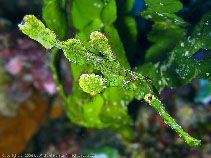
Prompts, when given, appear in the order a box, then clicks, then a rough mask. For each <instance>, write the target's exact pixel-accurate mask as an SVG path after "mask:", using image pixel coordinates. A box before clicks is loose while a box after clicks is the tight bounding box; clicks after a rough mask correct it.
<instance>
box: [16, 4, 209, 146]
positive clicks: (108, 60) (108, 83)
mask: <svg viewBox="0 0 211 158" xmlns="http://www.w3.org/2000/svg"><path fill="white" fill-rule="evenodd" d="M146 3H147V4H148V8H147V10H145V11H143V12H142V16H143V17H144V18H146V19H151V20H152V21H153V22H154V24H153V27H152V31H151V32H150V33H149V36H148V38H149V40H150V41H151V42H153V43H154V44H153V45H152V46H151V48H150V49H149V50H148V51H147V53H146V58H145V61H146V62H145V64H144V65H142V66H140V67H139V68H138V69H136V70H135V71H132V70H131V68H130V65H129V62H128V61H127V57H126V56H125V52H124V47H123V45H122V43H121V40H120V36H119V34H118V31H117V30H116V28H115V27H114V22H115V20H116V19H117V18H119V17H117V9H116V8H117V7H116V1H115V0H90V1H87V0H75V1H73V4H72V8H71V16H72V22H73V25H74V27H75V28H76V29H78V30H79V32H78V33H77V35H76V36H75V38H74V39H69V40H66V41H64V40H65V39H66V35H67V26H68V22H67V14H66V12H65V8H66V1H62V4H60V2H59V1H57V0H45V5H44V9H43V18H44V20H45V22H46V25H47V26H48V27H49V28H50V29H51V30H54V31H56V33H54V31H51V30H50V29H48V28H46V27H45V25H44V24H43V23H42V22H41V21H40V20H38V19H37V18H36V17H35V16H33V15H26V16H25V17H24V20H23V22H22V23H21V24H19V28H20V30H21V31H22V32H23V33H24V34H26V35H28V36H29V37H30V38H32V39H34V40H36V41H38V42H39V43H41V44H42V45H43V46H44V47H45V48H46V49H51V48H54V49H53V54H54V55H53V71H54V75H55V79H56V81H57V84H58V87H59V90H60V92H61V95H62V96H63V98H64V101H65V106H64V107H65V110H66V111H67V114H68V116H69V118H70V119H71V120H72V121H73V122H75V123H77V124H79V125H82V126H85V127H90V128H99V129H101V128H111V129H114V130H117V131H119V132H121V133H122V134H123V136H125V137H126V138H132V136H133V134H132V128H131V127H132V126H131V125H132V121H131V118H130V116H129V115H128V113H127V105H128V103H129V102H130V101H131V100H132V99H133V98H134V97H135V98H136V99H139V100H140V99H144V100H145V101H146V102H147V103H149V105H151V106H152V107H153V108H155V110H156V111H157V112H159V114H160V116H161V117H162V118H163V120H164V122H165V123H166V124H168V125H169V126H170V127H171V128H172V129H174V130H175V131H176V132H178V134H179V135H180V136H182V137H183V138H184V139H185V141H186V142H187V143H188V144H189V145H190V146H196V145H198V144H200V140H197V139H195V138H193V137H191V136H190V135H189V134H188V133H187V132H185V131H184V130H183V129H182V128H181V126H179V125H178V124H177V123H176V122H175V120H174V119H173V118H172V117H171V116H170V115H169V114H168V112H167V111H166V110H165V107H164V106H163V104H162V103H161V101H160V96H159V93H160V91H161V90H162V89H163V88H164V87H165V86H166V85H168V86H170V87H178V86H181V85H185V84H187V83H189V82H190V81H191V80H192V79H193V78H195V77H197V76H198V77H200V78H204V79H209V80H210V74H209V72H210V70H211V69H210V66H209V62H210V58H208V59H206V60H205V59H203V60H201V61H199V62H196V61H195V60H194V59H193V58H191V55H193V54H194V53H195V52H196V51H198V50H199V49H210V46H211V43H210V42H211V40H210V39H211V36H210V32H211V25H210V24H209V19H210V17H211V14H210V13H208V14H206V15H204V16H203V17H202V20H201V22H200V23H199V24H198V25H197V26H196V27H195V28H194V30H193V31H192V33H191V35H188V34H187V32H186V29H185V27H186V26H187V25H188V24H187V23H186V22H185V21H184V20H183V19H182V18H180V17H178V16H177V15H176V14H175V12H177V11H179V10H180V9H182V4H181V2H180V1H179V0H168V1H167V0H166V1H165V0H162V1H161V0H156V1H153V0H146ZM126 4H129V5H128V6H129V8H127V7H126V8H124V10H125V11H123V12H124V13H125V12H126V13H127V12H129V10H130V9H131V6H132V4H133V1H131V0H127V1H126ZM119 16H120V17H121V19H125V20H126V21H128V22H129V24H131V25H128V27H125V29H128V28H129V30H130V32H129V36H130V37H131V38H133V39H134V37H135V36H136V34H137V30H136V24H135V21H134V20H128V19H131V17H129V16H128V15H127V14H122V15H119ZM60 17H62V18H60ZM78 19H80V20H78ZM117 20H118V19H117ZM129 26H131V27H129ZM96 30H97V31H96ZM101 32H104V33H105V34H106V36H105V35H104V34H103V33H101ZM169 39H172V40H169ZM87 41H89V42H87ZM60 50H63V52H64V54H65V56H66V58H67V59H68V60H69V61H70V62H71V69H72V73H73V77H74V80H75V81H74V86H73V93H72V94H71V95H70V96H69V97H67V96H66V95H65V93H64V90H63V86H62V84H61V80H62V79H61V76H60V75H59V61H60V55H61V53H60ZM166 56H167V57H166ZM82 73H84V74H82ZM78 81H79V83H78ZM89 94H91V95H89Z"/></svg>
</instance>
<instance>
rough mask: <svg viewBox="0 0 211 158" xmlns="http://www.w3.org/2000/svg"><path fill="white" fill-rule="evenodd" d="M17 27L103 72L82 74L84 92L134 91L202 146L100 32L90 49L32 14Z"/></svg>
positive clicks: (191, 141)
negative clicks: (58, 33) (59, 35)
mask: <svg viewBox="0 0 211 158" xmlns="http://www.w3.org/2000/svg"><path fill="white" fill-rule="evenodd" d="M18 26H19V28H20V30H21V31H22V32H23V33H24V34H26V35H28V36H29V37H30V38H32V39H34V40H36V41H38V42H39V43H41V44H42V45H43V46H44V47H45V48H46V49H51V48H53V47H56V48H59V49H61V50H63V52H64V54H65V56H66V58H67V59H68V60H69V61H70V62H74V63H77V64H79V65H86V64H87V65H89V66H90V67H92V68H93V69H95V70H98V71H100V72H101V75H95V74H82V75H81V77H80V79H79V85H80V87H81V88H82V89H83V91H84V92H86V93H89V94H91V95H97V94H98V93H101V92H102V91H103V90H105V89H106V88H108V87H121V88H123V89H125V90H127V91H131V92H132V93H133V95H134V96H135V97H136V98H144V100H145V101H146V102H147V103H149V105H151V106H152V107H153V108H154V109H155V110H156V111H157V112H158V113H159V114H160V116H161V117H162V118H163V120H164V122H165V123H166V124H167V125H169V126H170V127H171V128H172V129H173V130H175V131H176V132H177V133H178V134H179V135H180V136H181V137H183V139H184V140H185V141H186V142H187V143H188V144H189V145H190V146H196V145H199V144H200V140H197V139H195V138H193V137H191V136H190V135H189V134H188V133H187V132H185V131H184V130H183V129H182V127H181V126H179V125H178V124H177V123H176V122H175V120H174V119H173V118H172V117H171V116H170V115H169V114H168V112H167V111H166V110H165V107H164V106H163V104H162V103H161V101H160V97H159V93H158V91H157V90H156V88H155V86H154V85H153V83H152V81H151V79H149V78H148V77H146V76H144V75H142V74H140V73H137V72H134V71H131V70H130V69H127V68H125V67H124V65H121V64H120V62H119V61H118V59H117V58H116V57H115V53H114V52H113V51H112V49H111V47H110V45H109V41H108V39H107V37H106V36H105V35H104V34H102V33H100V32H98V31H95V32H92V33H91V35H90V41H89V46H90V48H87V47H85V46H84V45H83V43H82V42H81V41H80V40H77V39H69V40H67V41H59V40H58V39H57V38H56V35H55V33H54V32H53V31H51V30H50V29H48V28H46V27H45V26H44V24H43V23H42V22H41V21H40V20H38V19H37V18H36V17H35V16H33V15H26V16H25V17H24V19H23V22H22V23H21V24H19V25H18ZM91 50H93V51H91ZM96 97H97V96H96ZM96 99H97V98H96Z"/></svg>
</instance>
